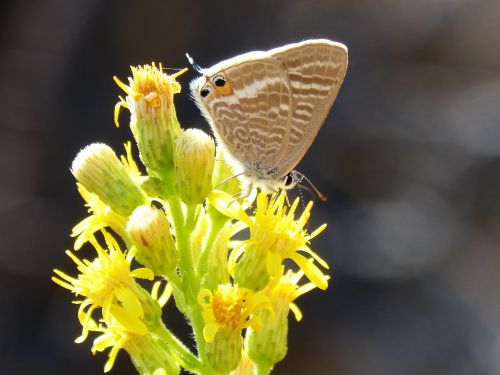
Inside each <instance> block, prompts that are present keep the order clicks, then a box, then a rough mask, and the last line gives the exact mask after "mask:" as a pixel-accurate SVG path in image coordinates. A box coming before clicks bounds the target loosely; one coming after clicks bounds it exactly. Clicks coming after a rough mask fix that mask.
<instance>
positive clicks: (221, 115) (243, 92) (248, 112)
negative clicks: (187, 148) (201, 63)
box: [205, 55, 292, 175]
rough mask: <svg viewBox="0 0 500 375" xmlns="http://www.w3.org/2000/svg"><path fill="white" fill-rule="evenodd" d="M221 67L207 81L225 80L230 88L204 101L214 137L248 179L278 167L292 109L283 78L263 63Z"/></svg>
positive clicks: (267, 60) (263, 60) (277, 68)
mask: <svg viewBox="0 0 500 375" xmlns="http://www.w3.org/2000/svg"><path fill="white" fill-rule="evenodd" d="M264 56H265V55H264ZM236 59H237V58H236ZM221 64H222V66H220V68H218V71H217V72H214V71H212V69H210V75H211V76H212V77H214V76H216V75H217V74H219V73H220V74H223V75H224V77H225V79H226V85H228V87H226V88H224V90H223V92H218V91H217V90H214V92H212V93H211V94H210V96H209V98H208V100H206V101H205V105H206V109H207V111H208V112H209V114H210V116H211V117H212V127H213V128H214V132H215V133H216V136H217V137H218V138H219V140H221V141H222V143H223V145H224V146H225V147H226V149H227V150H228V151H229V152H230V153H231V154H232V156H233V157H234V158H235V159H236V160H237V161H239V162H240V163H241V164H242V165H243V166H244V167H245V169H246V170H247V171H249V172H250V173H249V174H250V175H251V174H253V173H252V171H254V172H255V171H257V172H258V171H259V170H262V171H264V170H266V169H268V168H273V167H276V165H277V164H278V163H279V160H280V159H282V157H283V156H282V154H281V153H283V152H284V149H283V147H282V146H283V140H284V139H285V138H286V135H287V133H288V126H289V123H290V114H291V105H292V103H291V98H292V96H291V89H290V86H289V84H288V78H287V76H286V73H285V72H284V71H283V68H282V66H281V65H280V64H279V63H278V62H277V61H276V60H275V59H273V58H266V57H260V58H258V59H252V60H247V61H245V60H242V61H238V60H236V61H235V60H234V59H231V61H230V62H228V63H227V64H224V63H221ZM224 65H225V66H224Z"/></svg>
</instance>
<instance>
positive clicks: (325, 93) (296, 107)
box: [269, 41, 347, 175]
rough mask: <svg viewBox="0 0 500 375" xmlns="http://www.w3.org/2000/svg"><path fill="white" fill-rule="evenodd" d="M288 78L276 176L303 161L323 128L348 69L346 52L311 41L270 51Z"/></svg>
mask: <svg viewBox="0 0 500 375" xmlns="http://www.w3.org/2000/svg"><path fill="white" fill-rule="evenodd" d="M269 53H270V55H272V56H273V57H274V58H276V59H278V60H279V61H280V63H281V64H282V66H283V67H284V70H285V71H286V73H287V76H288V82H289V84H290V87H291V90H292V96H293V110H292V116H291V123H290V124H289V137H288V139H287V144H286V145H285V146H284V147H286V151H285V152H284V157H283V159H282V160H281V161H280V164H279V174H280V175H285V174H286V173H288V172H289V171H291V170H292V169H293V168H294V167H295V166H296V165H297V164H298V163H299V162H300V160H301V159H302V158H303V156H304V154H305V153H306V152H307V150H308V149H309V147H310V146H311V144H312V142H313V141H314V139H315V138H316V135H317V133H318V131H319V129H320V128H321V126H322V125H323V122H324V121H325V118H326V116H327V115H328V112H329V111H330V108H331V106H332V105H333V102H334V101H335V98H336V97H337V94H338V92H339V89H340V86H341V84H342V81H343V79H344V76H345V73H346V69H347V50H346V49H345V47H344V46H342V45H339V44H338V43H333V42H329V41H317V42H314V41H310V42H303V43H297V44H292V45H288V46H285V47H281V48H276V49H274V50H271V51H269Z"/></svg>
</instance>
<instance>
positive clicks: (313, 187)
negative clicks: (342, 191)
mask: <svg viewBox="0 0 500 375" xmlns="http://www.w3.org/2000/svg"><path fill="white" fill-rule="evenodd" d="M295 173H297V174H298V175H300V177H302V178H303V179H304V180H306V182H307V183H308V184H309V186H310V187H311V188H312V189H313V190H314V192H315V193H316V194H317V195H318V198H319V199H321V201H322V202H325V201H326V199H327V197H326V195H324V194H321V192H320V191H319V189H318V188H317V187H316V186H314V184H313V183H312V182H311V180H309V179H308V178H307V177H306V176H304V175H303V174H302V173H300V172H299V171H295Z"/></svg>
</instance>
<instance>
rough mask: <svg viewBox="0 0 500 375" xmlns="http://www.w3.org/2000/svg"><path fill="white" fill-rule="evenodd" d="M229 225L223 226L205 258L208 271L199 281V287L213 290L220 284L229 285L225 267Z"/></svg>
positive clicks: (229, 233) (227, 271) (229, 234)
mask: <svg viewBox="0 0 500 375" xmlns="http://www.w3.org/2000/svg"><path fill="white" fill-rule="evenodd" d="M231 228H232V227H231V225H227V224H226V225H225V226H224V227H223V228H222V229H221V230H220V232H219V234H218V235H217V238H216V239H215V242H214V244H213V245H212V248H211V250H210V253H209V254H208V256H207V265H206V267H205V270H208V272H206V273H205V274H204V275H203V276H202V280H201V287H202V288H206V289H210V290H215V289H217V286H218V285H220V284H227V283H229V270H228V265H227V253H228V250H229V238H230V237H231Z"/></svg>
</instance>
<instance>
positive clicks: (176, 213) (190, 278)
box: [168, 196, 198, 303]
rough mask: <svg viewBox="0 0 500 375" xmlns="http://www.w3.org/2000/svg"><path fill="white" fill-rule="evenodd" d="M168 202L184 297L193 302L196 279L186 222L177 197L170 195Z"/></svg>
mask: <svg viewBox="0 0 500 375" xmlns="http://www.w3.org/2000/svg"><path fill="white" fill-rule="evenodd" d="M168 204H169V206H170V212H171V214H172V219H173V221H174V226H175V234H176V243H177V250H178V251H179V270H180V272H181V276H182V282H183V284H184V290H185V292H186V294H187V295H186V297H187V298H186V299H187V302H188V303H193V302H195V301H196V296H197V289H198V287H197V284H198V283H197V281H198V280H197V277H196V274H195V271H194V264H193V255H192V254H191V245H190V243H189V233H188V232H187V231H186V229H187V228H186V222H185V221H184V214H183V212H182V206H181V202H180V200H179V198H178V197H176V196H170V197H169V199H168ZM188 215H189V211H188Z"/></svg>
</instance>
